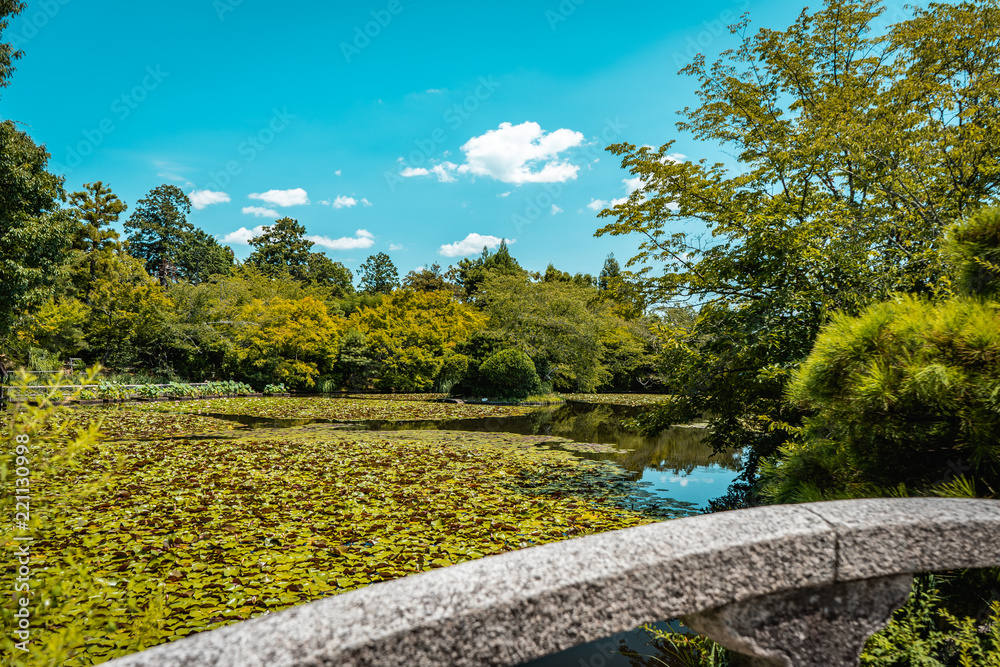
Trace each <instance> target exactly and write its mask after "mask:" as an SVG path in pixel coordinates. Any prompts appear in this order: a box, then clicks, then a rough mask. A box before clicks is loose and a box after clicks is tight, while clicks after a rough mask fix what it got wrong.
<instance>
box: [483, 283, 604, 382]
mask: <svg viewBox="0 0 1000 667" xmlns="http://www.w3.org/2000/svg"><path fill="white" fill-rule="evenodd" d="M595 294H596V292H595V291H594V290H593V289H591V288H586V287H581V286H579V285H577V284H575V283H574V282H572V281H568V282H567V281H552V282H539V283H534V282H530V281H529V280H528V279H527V277H526V276H524V275H523V274H521V275H516V274H495V275H490V276H489V277H487V278H486V279H485V280H484V282H483V283H482V284H481V285H480V287H479V292H478V295H479V297H478V298H479V299H480V300H481V302H482V303H483V310H484V312H485V313H486V314H488V315H489V318H490V319H489V324H488V327H489V329H490V331H491V333H492V335H493V336H494V337H495V338H496V340H497V341H499V342H501V343H502V345H501V347H520V348H521V349H523V350H524V351H525V352H527V354H528V356H530V357H531V359H532V361H533V362H534V364H535V366H536V368H537V369H538V374H539V376H541V378H542V380H543V381H545V382H551V383H552V384H553V386H554V387H555V389H556V390H559V391H593V390H594V389H596V388H597V387H598V386H600V385H601V384H602V383H603V382H605V381H606V380H608V379H609V378H610V375H609V373H608V371H607V369H606V368H605V367H604V366H603V365H602V363H601V361H602V356H603V354H604V351H605V349H604V346H603V340H602V339H603V338H604V336H605V335H606V334H607V333H609V332H610V331H611V329H612V327H614V326H616V325H617V324H619V322H618V320H617V319H616V318H614V317H613V315H612V314H611V312H610V309H609V308H608V307H607V305H606V304H604V303H603V302H601V301H600V300H598V299H596V298H594V297H595Z"/></svg>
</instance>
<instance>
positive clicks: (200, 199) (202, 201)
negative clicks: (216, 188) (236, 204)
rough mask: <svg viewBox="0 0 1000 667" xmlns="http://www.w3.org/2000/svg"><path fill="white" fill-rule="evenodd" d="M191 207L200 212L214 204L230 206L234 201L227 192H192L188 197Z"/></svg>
mask: <svg viewBox="0 0 1000 667" xmlns="http://www.w3.org/2000/svg"><path fill="white" fill-rule="evenodd" d="M188 199H190V200H191V206H194V207H195V208H196V209H198V210H199V211H200V210H201V209H203V208H205V207H206V206H211V205H212V204H228V203H229V202H230V201H232V200H231V199H230V198H229V195H227V194H226V193H225V192H212V191H211V190H192V191H191V194H189V195H188Z"/></svg>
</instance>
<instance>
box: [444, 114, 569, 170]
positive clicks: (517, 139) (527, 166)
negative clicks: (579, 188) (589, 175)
mask: <svg viewBox="0 0 1000 667" xmlns="http://www.w3.org/2000/svg"><path fill="white" fill-rule="evenodd" d="M583 141H584V136H583V134H581V133H580V132H574V131H573V130H567V129H560V130H555V131H554V132H549V133H548V134H546V133H545V131H543V130H542V128H541V126H540V125H539V124H538V123H533V122H530V121H529V122H525V123H521V124H520V125H513V124H511V123H501V124H500V127H498V128H497V129H495V130H490V131H488V132H487V133H486V134H483V135H482V136H478V137H473V138H472V139H469V140H468V141H467V142H465V145H463V146H462V152H464V153H465V159H466V163H465V164H463V165H462V166H461V167H459V169H458V170H459V171H460V172H462V173H468V174H472V175H473V176H489V177H491V178H494V179H496V180H498V181H502V182H504V183H513V184H515V185H520V184H522V183H563V182H565V181H571V180H573V179H575V178H576V175H577V172H579V171H580V167H579V166H577V165H574V164H570V162H569V161H568V160H565V159H562V160H561V159H559V154H560V153H562V152H563V151H565V150H568V149H570V148H574V147H576V146H579V145H581V144H582V143H583Z"/></svg>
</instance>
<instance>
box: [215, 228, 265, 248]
mask: <svg viewBox="0 0 1000 667" xmlns="http://www.w3.org/2000/svg"><path fill="white" fill-rule="evenodd" d="M263 233H264V225H257V226H256V227H254V228H253V229H247V228H246V227H240V228H239V229H237V230H236V231H235V232H230V233H228V234H226V235H225V236H223V237H222V242H223V243H239V244H241V245H249V244H250V239H252V238H256V237H258V236H260V235H261V234H263Z"/></svg>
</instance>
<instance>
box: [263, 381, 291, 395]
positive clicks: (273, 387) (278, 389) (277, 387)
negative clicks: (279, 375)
mask: <svg viewBox="0 0 1000 667" xmlns="http://www.w3.org/2000/svg"><path fill="white" fill-rule="evenodd" d="M264 393H265V394H287V393H288V387H286V386H285V385H283V384H281V383H278V384H269V385H267V386H266V387H264Z"/></svg>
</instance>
